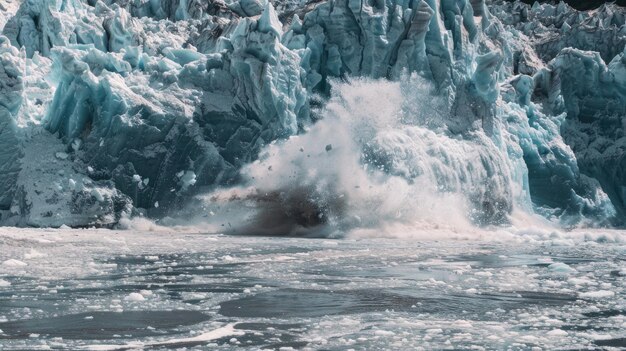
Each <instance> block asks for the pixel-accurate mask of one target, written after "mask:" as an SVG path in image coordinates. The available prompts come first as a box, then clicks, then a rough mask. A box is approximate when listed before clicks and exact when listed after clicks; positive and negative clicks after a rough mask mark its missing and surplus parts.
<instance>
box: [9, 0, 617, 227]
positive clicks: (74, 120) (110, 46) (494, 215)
mask: <svg viewBox="0 0 626 351" xmlns="http://www.w3.org/2000/svg"><path fill="white" fill-rule="evenodd" d="M0 6H2V9H1V10H2V11H0V31H1V33H2V35H3V36H0V62H2V70H0V77H1V78H2V80H1V81H0V126H1V127H2V128H0V145H1V146H2V148H1V149H0V150H2V151H0V161H2V162H1V163H0V164H1V165H2V166H1V168H0V194H1V195H0V210H1V211H3V212H2V213H3V217H2V223H5V224H10V223H12V224H28V225H38V226H58V225H61V224H68V225H73V226H86V225H114V224H115V223H116V222H117V221H118V220H119V218H121V217H122V216H124V215H127V214H130V213H133V211H135V213H139V212H141V213H147V214H148V215H149V216H152V217H155V218H160V217H163V216H165V215H170V216H175V215H176V214H177V211H179V210H181V209H182V210H183V213H184V212H185V211H187V210H186V209H187V207H186V206H187V204H188V203H189V200H190V199H192V198H193V197H194V196H195V195H197V194H203V193H206V192H211V191H215V190H216V189H217V188H223V187H225V186H226V187H228V186H237V185H242V184H244V183H246V184H247V185H250V186H253V187H254V186H255V183H254V182H253V181H250V179H246V175H245V173H241V172H240V170H241V169H242V167H248V166H246V165H249V164H250V163H251V162H253V161H255V160H256V159H257V158H258V155H259V153H260V152H263V153H267V151H268V150H269V149H268V146H267V145H268V144H270V143H272V142H273V141H277V140H278V141H279V143H281V142H280V141H281V140H285V139H287V138H289V137H291V136H295V135H300V136H301V135H306V134H305V133H307V131H308V130H314V129H315V128H316V127H314V126H315V125H316V124H328V126H323V125H321V126H319V127H317V128H322V129H323V128H328V129H329V130H330V131H332V130H333V127H332V123H334V122H333V121H336V119H335V120H333V118H327V117H328V116H329V115H332V114H329V112H328V110H327V109H324V108H320V107H323V106H326V105H327V104H328V103H329V101H332V99H333V98H332V97H333V96H334V97H335V98H336V97H337V96H346V94H343V93H340V92H339V93H338V91H341V90H342V89H348V90H349V89H350V88H349V86H350V85H349V84H350V83H347V84H348V86H347V87H344V86H343V85H341V84H339V83H337V79H343V80H344V81H350V80H352V79H355V78H357V77H364V78H369V79H373V81H370V82H369V83H368V84H369V85H368V89H371V90H372V91H377V90H378V89H383V88H385V87H386V85H385V84H386V82H388V81H392V82H398V83H397V84H398V87H400V88H399V89H400V90H401V91H403V93H402V94H396V95H394V96H402V98H401V99H400V100H398V101H399V103H400V104H401V109H400V110H401V112H393V113H396V114H398V115H400V116H403V118H405V119H406V118H409V119H411V118H413V120H412V121H411V122H410V123H409V125H410V126H411V128H413V127H415V128H418V129H415V130H412V129H411V128H408V129H406V130H404V131H402V132H400V131H397V132H393V133H388V132H384V131H383V129H380V130H379V132H378V133H373V134H371V135H370V136H371V137H372V138H373V139H372V140H373V141H372V142H373V143H374V144H375V146H376V147H372V145H365V146H363V147H357V148H354V149H353V151H354V152H355V154H354V155H352V156H353V157H351V159H352V160H357V161H356V162H357V164H360V165H361V166H363V167H365V168H367V167H369V166H372V164H369V163H368V162H370V161H371V162H374V164H375V165H379V166H382V167H383V170H384V171H385V172H386V176H389V177H396V176H400V177H401V178H403V179H404V180H403V181H408V182H409V183H411V182H415V181H416V179H417V180H418V181H420V182H421V181H424V179H430V180H429V181H428V182H430V183H429V184H430V185H431V186H433V187H434V188H437V186H440V187H439V192H440V193H442V194H447V195H450V194H453V195H454V196H457V195H458V196H460V198H474V200H475V201H474V203H475V204H476V203H478V204H480V205H479V206H476V205H475V204H474V205H471V206H470V209H469V210H467V211H469V212H470V213H475V212H476V211H479V212H481V211H482V212H481V213H483V214H488V215H485V216H482V215H481V216H479V217H480V218H483V219H481V220H479V221H478V222H479V223H481V224H489V223H502V222H506V221H507V220H506V218H507V217H508V216H509V215H510V213H511V212H512V211H515V210H516V209H523V210H524V211H535V212H539V213H541V214H543V215H545V216H547V217H549V218H551V219H554V220H557V221H561V222H562V223H564V224H566V225H577V224H581V223H584V224H589V225H601V224H617V223H618V222H619V221H618V220H617V219H618V218H619V217H623V214H624V213H625V212H626V205H625V201H626V195H625V194H626V191H624V185H623V184H624V174H623V169H624V167H623V166H622V165H623V156H621V155H622V152H621V145H622V144H623V142H622V139H623V136H622V134H623V133H622V129H623V126H622V124H623V123H622V119H623V116H624V114H625V113H626V112H625V110H626V108H625V106H626V98H625V95H626V78H625V77H626V69H625V68H624V67H625V60H626V59H625V57H626V54H625V53H623V51H624V44H625V42H624V35H623V33H624V30H625V29H624V28H626V27H624V16H625V13H624V10H623V9H621V8H619V7H616V6H614V5H606V6H603V7H601V8H600V9H598V10H596V11H595V12H593V13H592V12H578V11H576V10H574V9H571V8H570V7H568V6H567V5H565V4H559V5H556V6H554V5H549V4H546V5H534V6H532V7H531V6H529V5H524V4H521V3H517V2H515V3H504V2H499V1H487V2H485V1H482V0H481V1H468V0H445V1H436V0H421V1H413V2H409V1H403V0H385V1H377V2H360V1H357V2H355V1H351V0H332V1H322V2H314V3H305V2H303V1H278V0H277V1H273V2H272V1H270V2H267V1H261V0H259V1H257V0H250V1H213V2H206V1H196V0H187V1H177V0H161V1H156V0H154V1H122V0H69V1H61V0H55V1H36V0H25V1H18V0H11V1H8V2H5V3H3V4H2V5H0ZM568 47H572V48H568ZM589 50H592V51H596V52H597V53H591V52H589ZM607 62H608V63H607ZM411 77H413V78H411ZM415 77H421V78H419V79H417V78H415ZM424 80H425V81H427V82H429V84H431V85H432V89H434V91H435V93H434V95H433V96H437V99H436V101H437V102H432V101H431V103H429V104H422V105H416V104H414V103H412V101H413V100H412V99H418V100H419V98H420V97H417V96H413V97H411V96H412V94H411V92H413V95H420V94H424V90H423V89H420V88H419V87H418V86H417V85H416V84H423V82H424ZM417 82H420V83H417ZM342 84H345V83H342ZM333 89H334V90H333ZM355 89H357V90H358V89H359V88H358V87H355ZM428 94H430V92H429V93H428ZM357 95H358V94H357ZM373 95H374V96H370V95H367V94H366V98H367V99H373V100H375V99H376V98H377V96H376V94H373ZM423 96H426V95H422V97H423ZM428 96H430V95H428ZM394 101H395V100H394ZM433 101H434V100H433ZM344 102H345V101H344ZM413 102H415V101H413ZM352 103H353V104H354V106H357V105H359V104H360V103H359V102H358V101H357V102H352ZM433 104H434V105H433ZM343 106H344V109H345V108H346V107H348V109H347V110H346V111H345V113H346V114H350V113H351V111H352V110H354V109H353V108H352V107H351V105H350V104H347V105H346V104H344V105H343ZM432 106H435V108H436V109H437V110H438V111H437V113H430V115H429V117H428V118H415V117H416V116H421V114H420V113H421V112H423V111H420V110H424V109H428V108H431V109H432V108H433V107H432ZM380 111H382V112H380V113H387V112H385V111H386V110H384V109H381V110H380ZM394 111H395V110H394ZM386 117H388V116H374V117H373V118H374V119H376V118H379V119H380V120H386V119H385V118H386ZM319 119H322V120H319ZM318 120H319V121H318ZM315 121H317V122H315ZM315 123H316V124H315ZM420 128H421V129H420ZM336 129H337V130H340V129H341V128H336ZM416 130H419V132H415V131H416ZM348 134H350V135H352V137H351V139H355V138H356V139H357V140H358V139H359V138H361V139H363V138H365V136H364V135H359V134H358V131H357V132H355V131H353V130H350V131H349V132H348ZM51 135H54V136H55V137H51ZM329 135H330V136H329V137H328V139H329V140H328V142H326V141H324V142H325V144H324V145H326V144H328V145H332V144H333V140H332V137H331V136H332V133H330V134H329ZM46 145H49V146H48V147H46ZM287 145H288V144H287ZM324 145H322V146H324ZM281 147H282V146H281ZM40 148H44V149H46V150H41V155H40V156H41V157H44V156H43V155H48V156H50V157H52V156H54V157H52V160H54V162H43V161H42V162H43V163H41V165H36V164H35V163H33V162H31V160H29V159H30V158H33V157H34V156H33V155H36V154H37V153H38V151H37V150H39V149H40ZM372 150H377V152H378V154H375V155H373V156H375V157H373V158H372V160H374V159H375V161H372V160H369V161H368V158H367V157H364V155H365V156H368V155H369V156H372V154H371V152H373V151H372ZM463 150H465V151H463ZM368 153H369V154H368ZM460 153H463V154H460ZM330 154H331V153H330V152H328V153H323V155H326V156H328V155H330ZM51 155H52V156H51ZM57 155H60V156H59V157H57ZM46 157H47V156H46ZM329 157H330V156H329ZM429 157H433V158H434V159H433V160H431V159H430V158H429ZM436 159H440V161H441V164H442V165H445V167H444V168H443V171H441V170H439V171H436V170H433V169H432V167H433V165H434V164H436V162H435V160H436ZM287 160H288V158H287ZM287 160H286V161H285V162H288V161H287ZM424 160H427V161H424ZM424 162H425V163H424ZM474 163H476V164H480V166H474V165H473V164H474ZM302 164H303V166H306V167H311V165H309V164H307V163H306V162H304V163H302ZM389 165H392V166H389ZM329 167H342V165H329ZM420 167H421V168H424V167H425V168H426V169H427V171H426V172H421V173H420V172H417V173H416V172H413V171H411V170H415V169H418V168H420ZM245 169H249V168H245ZM37 172H39V173H41V174H46V176H45V177H50V178H49V179H50V181H49V182H46V183H45V184H44V183H39V185H37V182H36V181H35V182H32V181H29V177H32V174H33V173H37ZM442 172H443V173H442ZM339 173H341V172H339ZM339 173H338V174H339ZM424 174H426V176H423V177H422V178H420V176H421V175H424ZM428 174H430V175H428ZM52 175H53V176H52ZM136 176H138V177H139V178H140V179H141V181H140V182H137V181H136V180H135V178H136ZM364 176H365V177H372V176H374V175H373V174H372V173H371V172H370V173H369V174H366V175H364ZM42 177H43V176H42ZM418 178H419V179H418ZM43 179H44V178H41V180H42V182H43ZM143 179H150V181H149V182H143ZM51 184H61V186H53V185H51ZM441 184H444V185H443V186H441ZM451 184H454V185H451ZM256 185H257V186H259V187H261V184H256ZM284 185H285V184H279V185H275V186H273V187H269V188H267V187H266V188H264V189H265V190H267V191H268V192H270V193H271V192H273V191H278V190H280V189H284V188H285V186H284ZM315 186H316V184H310V186H309V187H308V188H309V189H311V187H312V188H315ZM402 191H409V192H411V191H412V190H410V189H404V190H402ZM77 194H81V195H77ZM447 195H446V196H447ZM77 196H78V197H80V198H81V199H83V200H81V201H78V200H77ZM433 201H436V200H433ZM470 202H471V201H470ZM157 203H158V204H159V206H155V204H157ZM51 204H54V206H52V205H51ZM96 204H97V205H96ZM313 205H314V206H313V208H318V207H320V206H321V207H323V206H325V205H324V204H313ZM50 206H52V207H53V208H49V207H50ZM133 209H134V210H133ZM321 212H322V213H323V212H324V210H323V209H321ZM461 212H463V211H461ZM50 213H52V215H49V214H50ZM79 213H84V214H85V215H78V214H79ZM461 215H463V214H461ZM465 215H467V214H465ZM348 216H350V214H348ZM467 216H469V217H472V216H473V215H471V214H470V215H467ZM63 221H67V222H68V223H62V222H63Z"/></svg>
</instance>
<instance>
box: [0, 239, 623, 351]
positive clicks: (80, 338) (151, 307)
mask: <svg viewBox="0 0 626 351" xmlns="http://www.w3.org/2000/svg"><path fill="white" fill-rule="evenodd" d="M620 237H621V236H620V235H615V236H613V238H618V239H619V238H620ZM622 243H623V240H617V241H615V240H608V241H607V240H595V241H586V240H584V239H583V238H581V239H577V240H549V239H546V240H529V239H528V238H526V239H523V240H522V239H520V240H514V239H508V240H506V241H498V240H495V241H494V240H489V241H486V240H485V241H477V240H450V239H446V240H441V241H434V240H428V241H418V240H401V239H363V240H348V239H345V240H324V239H292V238H265V237H261V238H259V237H229V236H219V235H206V234H181V233H142V232H106V231H65V232H59V231H35V230H9V229H3V230H2V232H0V262H1V265H0V330H1V331H0V349H2V350H31V349H50V348H51V349H72V350H81V349H86V350H129V349H131V350H132V349H141V348H145V349H211V350H213V349H224V350H227V349H228V350H231V349H235V350H238V349H247V350H259V349H269V350H290V349H307V350H348V349H354V350H383V349H384V350H387V349H392V350H413V349H420V348H421V349H427V350H430V349H454V350H468V349H498V350H507V349H510V350H529V349H534V350H540V349H542V350H554V349H563V350H573V349H590V350H595V349H623V348H625V347H626V294H625V293H626V291H625V286H626V284H625V281H626V280H625V277H626V246H624V244H622Z"/></svg>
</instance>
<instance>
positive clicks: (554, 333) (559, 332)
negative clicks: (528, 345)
mask: <svg viewBox="0 0 626 351" xmlns="http://www.w3.org/2000/svg"><path fill="white" fill-rule="evenodd" d="M547 335H548V336H567V332H566V331H565V330H561V329H553V330H550V331H549V332H548V333H547Z"/></svg>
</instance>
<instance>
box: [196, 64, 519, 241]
mask: <svg viewBox="0 0 626 351" xmlns="http://www.w3.org/2000/svg"><path fill="white" fill-rule="evenodd" d="M445 106H446V105H445V103H444V102H443V101H442V99H441V98H438V97H436V96H435V95H434V94H433V93H432V89H431V87H430V85H429V83H427V82H426V81H425V80H423V79H421V78H419V77H417V76H412V77H406V78H404V79H402V80H401V81H400V82H390V81H387V80H371V79H358V80H354V81H352V82H350V83H339V82H335V83H334V84H333V89H332V96H331V98H330V99H329V101H328V103H327V104H326V106H325V107H324V109H323V110H322V111H320V114H321V115H322V116H323V118H322V119H321V120H320V121H318V122H317V123H315V124H314V125H312V126H311V127H310V128H309V130H308V131H307V132H306V133H303V134H301V135H298V136H294V137H291V138H290V139H288V140H284V141H279V142H275V143H272V144H271V145H269V146H268V147H267V148H266V149H265V150H264V151H263V152H262V154H261V155H260V157H259V159H258V160H257V161H255V162H254V163H252V164H250V165H248V166H247V167H245V168H244V169H243V170H242V175H243V177H244V179H245V182H244V185H243V186H239V187H235V188H229V189H220V190H218V191H216V192H213V193H211V194H208V195H206V196H204V197H202V201H203V202H204V206H203V207H205V208H206V209H207V212H209V213H210V214H211V216H209V218H210V222H211V223H214V224H216V223H221V224H222V226H223V228H222V229H225V230H229V231H232V232H236V233H243V234H267V235H281V234H283V235H309V236H342V235H345V234H346V233H349V232H355V231H359V230H360V231H362V230H378V229H380V230H382V229H381V228H385V227H393V226H396V225H401V226H404V227H406V226H409V227H413V228H422V229H427V228H440V229H441V228H448V229H460V230H463V229H469V228H473V227H474V226H476V225H490V224H501V223H507V222H508V221H509V219H510V214H511V212H512V211H513V209H514V207H515V199H516V198H517V197H518V195H516V194H513V192H514V190H512V189H515V188H516V187H515V186H513V184H512V182H513V181H512V178H513V177H512V175H511V174H512V173H513V172H512V170H511V169H510V168H511V164H510V162H509V161H507V155H506V151H505V150H501V148H499V147H498V146H497V145H496V144H494V142H493V141H492V139H491V138H489V137H488V136H487V135H485V133H484V132H482V131H481V130H476V131H472V132H467V133H465V134H463V135H452V134H451V133H448V132H447V128H446V121H449V120H452V119H454V118H455V117H454V116H450V115H449V114H448V113H447V108H446V107H445ZM224 227H225V228H224Z"/></svg>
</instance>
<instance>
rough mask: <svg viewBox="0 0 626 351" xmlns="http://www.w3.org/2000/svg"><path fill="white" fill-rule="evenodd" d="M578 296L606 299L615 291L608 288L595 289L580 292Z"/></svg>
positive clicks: (613, 294)
mask: <svg viewBox="0 0 626 351" xmlns="http://www.w3.org/2000/svg"><path fill="white" fill-rule="evenodd" d="M578 296H579V297H580V298H583V299H606V298H609V297H613V296H615V292H614V291H609V290H596V291H588V292H584V293H580V294H578Z"/></svg>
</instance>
